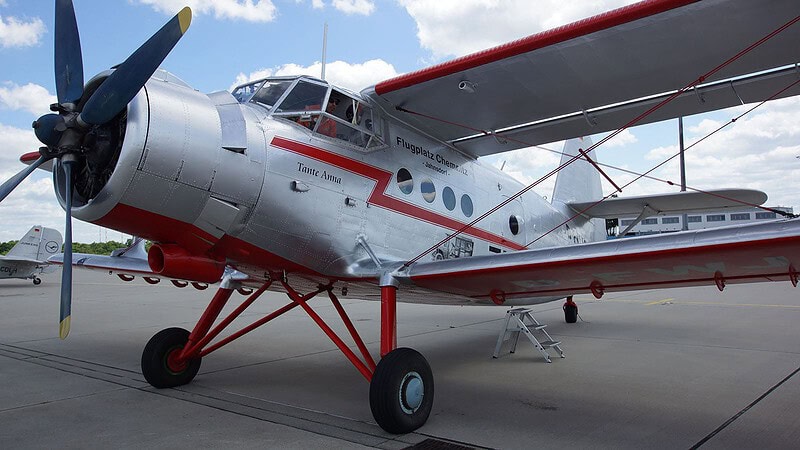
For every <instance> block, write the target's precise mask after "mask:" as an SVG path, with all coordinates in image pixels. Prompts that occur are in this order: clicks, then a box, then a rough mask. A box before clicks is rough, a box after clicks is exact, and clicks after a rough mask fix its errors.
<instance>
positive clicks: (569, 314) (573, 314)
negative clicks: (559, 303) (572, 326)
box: [563, 297, 578, 323]
mask: <svg viewBox="0 0 800 450" xmlns="http://www.w3.org/2000/svg"><path fill="white" fill-rule="evenodd" d="M563 309H564V320H565V321H566V322H567V323H575V322H577V321H578V305H576V304H575V302H573V301H572V297H567V301H566V302H564V306H563Z"/></svg>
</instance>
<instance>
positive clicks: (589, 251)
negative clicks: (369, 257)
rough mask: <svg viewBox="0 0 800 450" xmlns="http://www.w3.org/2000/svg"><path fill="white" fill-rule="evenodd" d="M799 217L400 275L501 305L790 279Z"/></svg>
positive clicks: (420, 268)
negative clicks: (633, 291)
mask: <svg viewBox="0 0 800 450" xmlns="http://www.w3.org/2000/svg"><path fill="white" fill-rule="evenodd" d="M797 267H800V219H791V220H780V221H772V222H767V223H759V224H753V225H742V226H735V227H724V228H714V229H707V230H698V231H688V232H679V233H668V234H660V235H652V236H645V237H636V238H625V239H616V240H609V241H604V242H595V243H591V244H581V245H572V246H566V247H553V248H543V249H534V250H523V251H519V252H514V253H503V254H498V255H492V256H478V257H472V258H465V259H452V260H443V261H434V262H425V263H417V264H415V265H413V266H411V267H410V268H408V270H407V271H405V272H402V273H398V274H395V276H396V278H399V279H400V280H401V281H402V282H405V283H409V284H412V285H415V286H418V287H421V288H425V289H431V290H436V291H443V292H447V293H450V294H456V295H462V296H467V297H471V298H473V299H475V300H477V301H484V302H494V303H497V304H507V305H515V304H530V303H538V302H540V301H541V299H542V298H551V299H553V298H559V297H565V296H570V295H576V294H585V293H592V294H594V295H595V296H596V297H598V298H600V297H601V296H602V295H603V294H604V293H605V292H612V291H614V292H616V291H632V290H640V289H654V288H661V287H664V288H667V287H678V286H698V285H711V286H714V285H716V286H717V287H718V288H719V289H720V290H722V289H723V288H724V287H725V285H726V284H729V283H748V282H759V281H781V280H785V281H791V282H792V284H794V285H797V279H798V274H797V271H796V268H797Z"/></svg>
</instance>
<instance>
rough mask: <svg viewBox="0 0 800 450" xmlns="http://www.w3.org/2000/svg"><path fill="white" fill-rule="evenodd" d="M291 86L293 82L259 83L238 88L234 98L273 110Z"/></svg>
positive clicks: (267, 81)
mask: <svg viewBox="0 0 800 450" xmlns="http://www.w3.org/2000/svg"><path fill="white" fill-rule="evenodd" d="M291 85H292V80H280V81H269V80H266V81H259V82H256V83H252V84H246V85H244V86H240V87H238V88H236V90H235V91H234V92H233V96H234V97H236V99H237V100H239V101H240V102H242V103H245V102H248V101H251V102H256V103H258V104H260V105H262V106H265V107H266V108H267V109H272V107H273V106H275V103H276V102H277V101H278V99H280V98H281V96H282V95H283V93H284V92H286V89H288V88H289V86H291ZM254 93H255V94H254Z"/></svg>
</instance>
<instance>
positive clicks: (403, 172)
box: [397, 168, 414, 194]
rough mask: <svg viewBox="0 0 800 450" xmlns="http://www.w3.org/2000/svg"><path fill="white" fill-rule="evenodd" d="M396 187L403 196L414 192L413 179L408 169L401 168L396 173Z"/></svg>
mask: <svg viewBox="0 0 800 450" xmlns="http://www.w3.org/2000/svg"><path fill="white" fill-rule="evenodd" d="M397 187H398V188H400V192H402V193H403V194H410V193H411V192H413V191H414V179H413V178H412V177H411V172H409V171H408V169H405V168H403V169H400V170H398V171H397Z"/></svg>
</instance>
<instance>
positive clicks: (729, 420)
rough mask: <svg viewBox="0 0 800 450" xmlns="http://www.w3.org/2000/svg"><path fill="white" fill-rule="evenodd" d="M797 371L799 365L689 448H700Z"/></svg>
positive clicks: (692, 449)
mask: <svg viewBox="0 0 800 450" xmlns="http://www.w3.org/2000/svg"><path fill="white" fill-rule="evenodd" d="M798 372H800V367H798V368H797V369H795V370H794V371H793V372H792V373H790V374H789V375H787V376H786V377H784V378H783V379H782V380H781V381H779V382H778V383H776V384H775V385H773V386H772V387H771V388H769V389H767V391H766V392H764V393H763V394H761V395H760V396H759V397H758V398H757V399H755V400H753V401H752V402H750V404H749V405H747V406H745V407H744V408H742V409H741V410H740V411H739V412H738V413H736V414H734V415H733V417H731V418H730V419H728V420H726V421H725V423H723V424H722V425H720V426H719V427H717V429H716V430H714V431H712V432H711V433H709V434H708V435H706V436H705V437H704V438H703V439H700V440H699V441H698V442H697V443H696V444H694V445H693V446H692V447H690V449H691V450H694V449H697V448H700V447H701V446H702V445H705V443H706V442H708V441H710V440H711V439H713V438H714V436H716V435H717V434H719V433H720V432H721V431H722V430H724V429H725V428H727V427H728V426H729V425H730V424H732V423H733V422H735V421H736V420H737V419H738V418H739V417H741V416H743V415H744V414H745V413H746V412H747V411H749V410H750V408H752V407H753V406H755V405H757V404H758V403H759V402H761V400H764V399H765V398H767V397H768V396H769V395H770V394H772V393H773V392H774V391H775V390H776V389H778V388H779V387H781V385H783V384H784V383H786V382H787V381H789V380H790V379H791V378H792V377H794V376H795V375H797V373H798Z"/></svg>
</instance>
